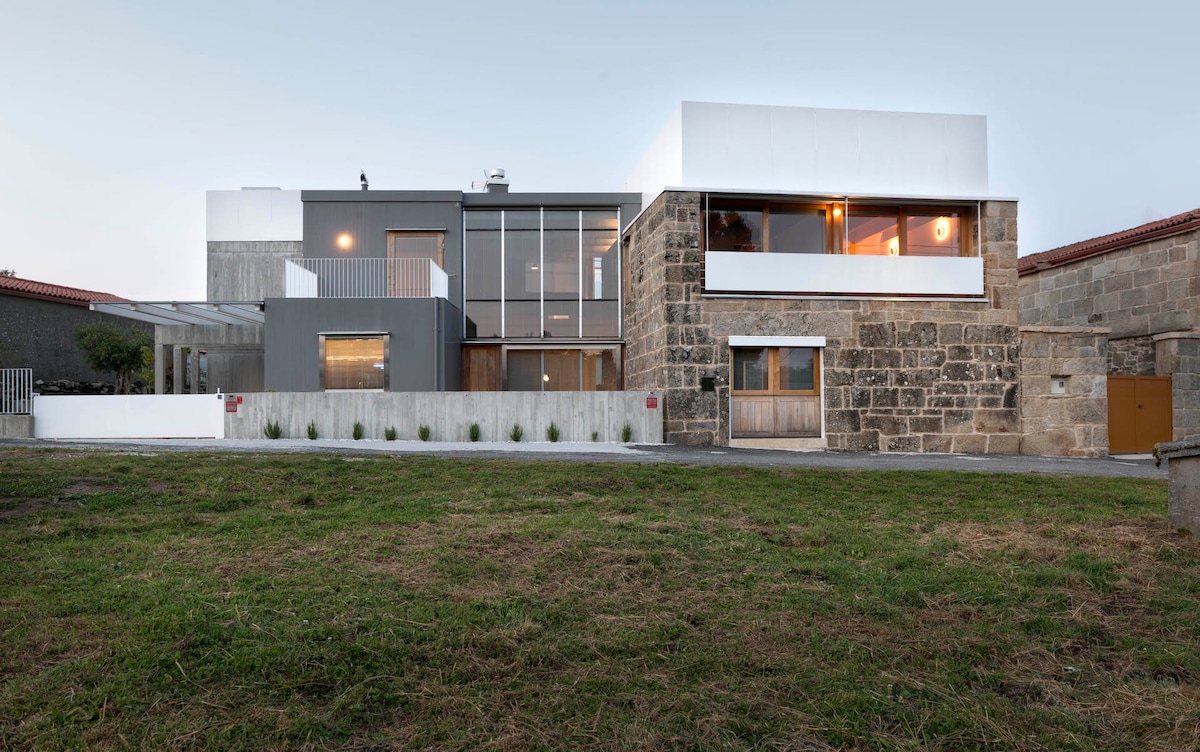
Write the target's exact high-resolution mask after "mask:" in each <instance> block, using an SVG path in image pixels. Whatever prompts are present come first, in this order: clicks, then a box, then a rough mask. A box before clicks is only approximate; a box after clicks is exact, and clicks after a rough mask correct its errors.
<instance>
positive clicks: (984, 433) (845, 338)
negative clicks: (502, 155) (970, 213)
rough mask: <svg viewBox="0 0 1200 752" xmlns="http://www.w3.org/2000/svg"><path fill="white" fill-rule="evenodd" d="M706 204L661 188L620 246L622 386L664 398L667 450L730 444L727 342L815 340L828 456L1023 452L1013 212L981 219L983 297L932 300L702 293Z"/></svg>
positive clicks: (1010, 206) (995, 205)
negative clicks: (711, 385) (707, 386)
mask: <svg viewBox="0 0 1200 752" xmlns="http://www.w3.org/2000/svg"><path fill="white" fill-rule="evenodd" d="M701 199H702V195H701V194H700V193H695V192H682V191H668V192H664V193H663V194H661V195H660V196H659V197H658V198H657V199H656V200H655V201H654V202H653V203H652V204H651V205H650V206H649V207H648V208H647V209H646V210H645V211H644V212H643V214H642V215H641V217H639V218H638V219H637V221H635V222H634V224H633V225H632V226H631V227H630V228H629V229H628V230H626V232H625V234H624V236H623V238H622V245H623V250H624V253H625V270H626V280H625V283H626V290H625V342H626V349H625V386H626V388H627V389H637V390H643V389H644V390H650V389H653V390H659V391H661V392H662V393H663V397H664V421H665V424H664V437H665V439H666V440H667V441H671V442H677V443H687V444H719V445H724V444H727V443H728V442H729V397H730V394H729V363H730V355H729V346H728V338H729V337H730V336H734V335H742V336H767V335H787V336H823V337H825V338H826V346H825V348H824V350H823V352H822V358H823V368H822V374H823V384H822V386H823V392H824V403H825V423H826V440H827V446H828V447H829V448H830V449H837V450H854V451H920V452H971V453H982V452H993V453H1009V454H1015V453H1017V452H1019V451H1020V410H1019V406H1018V381H1019V363H1020V342H1019V336H1018V331H1017V273H1016V260H1017V212H1016V204H1015V203H1012V202H987V203H985V204H983V207H982V212H981V216H980V217H979V218H978V220H979V222H980V225H981V226H980V232H979V238H980V241H981V242H980V251H981V254H982V256H983V258H984V289H985V297H983V298H980V299H979V300H972V301H962V300H956V301H948V300H947V301H941V300H934V301H931V300H902V299H846V298H837V297H828V298H819V299H811V298H810V299H803V298H778V299H775V298H765V297H737V298H731V297H705V296H704V293H703V279H704V257H703V252H702V250H701ZM705 378H712V379H713V380H714V382H715V385H716V388H715V390H714V391H704V390H703V389H702V388H701V383H702V379H705Z"/></svg>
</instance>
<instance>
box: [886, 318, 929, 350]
mask: <svg viewBox="0 0 1200 752" xmlns="http://www.w3.org/2000/svg"><path fill="white" fill-rule="evenodd" d="M937 343H938V327H937V324H932V323H929V322H924V321H923V322H918V323H914V324H912V325H910V326H909V328H908V329H907V330H901V331H899V332H898V333H897V335H896V344H898V345H899V346H900V347H933V346H935V345H936V344H937Z"/></svg>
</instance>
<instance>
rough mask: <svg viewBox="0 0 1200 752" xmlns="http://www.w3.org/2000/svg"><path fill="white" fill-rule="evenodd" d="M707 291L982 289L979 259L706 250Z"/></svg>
mask: <svg viewBox="0 0 1200 752" xmlns="http://www.w3.org/2000/svg"><path fill="white" fill-rule="evenodd" d="M704 287H705V289H706V290H707V291H710V292H717V293H721V292H727V293H739V292H751V293H754V292H771V293H811V294H827V293H842V294H850V295H962V296H980V295H983V259H981V258H978V257H974V258H960V257H952V258H940V257H933V256H843V255H836V254H819V253H818V254H808V253H734V252H726V251H709V252H708V253H705V254H704Z"/></svg>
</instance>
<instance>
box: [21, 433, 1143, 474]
mask: <svg viewBox="0 0 1200 752" xmlns="http://www.w3.org/2000/svg"><path fill="white" fill-rule="evenodd" d="M4 446H26V447H43V448H52V447H53V448H66V447H71V448H89V449H104V450H111V451H124V452H129V451H134V452H172V451H174V452H257V453H274V452H279V453H285V454H286V453H312V452H317V453H327V454H358V455H363V454H367V455H369V454H397V455H418V454H420V455H427V454H436V455H438V456H444V457H457V458H481V457H486V458H489V459H511V460H556V461H563V462H637V463H656V462H671V463H676V464H687V465H740V466H750V467H819V468H840V469H846V470H956V471H965V472H988V473H1049V474H1053V475H1087V476H1100V477H1130V478H1161V479H1164V480H1165V479H1166V478H1167V463H1165V462H1164V463H1163V465H1162V467H1155V466H1154V458H1153V457H1151V456H1150V455H1126V456H1123V457H1102V458H1096V459H1083V458H1067V457H1021V456H1012V455H999V454H989V455H971V454H899V453H891V452H887V453H885V452H785V451H772V450H766V449H731V448H728V447H686V446H678V445H675V444H607V443H572V442H560V443H555V444H551V443H549V442H544V441H543V442H537V441H530V442H524V441H523V442H519V443H516V442H511V441H506V442H478V443H469V442H446V441H378V440H374V441H372V440H362V441H351V440H329V439H318V440H316V441H308V440H305V439H277V440H274V441H272V440H269V439H252V440H233V439H106V440H98V439H71V440H67V439H59V440H37V439H3V440H0V447H4Z"/></svg>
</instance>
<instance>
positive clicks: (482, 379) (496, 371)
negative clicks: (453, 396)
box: [462, 345, 504, 392]
mask: <svg viewBox="0 0 1200 752" xmlns="http://www.w3.org/2000/svg"><path fill="white" fill-rule="evenodd" d="M462 356H463V358H462V362H463V391H465V392H498V391H500V390H502V389H503V388H504V384H503V381H502V379H501V372H500V346H499V345H486V346H468V347H464V348H463V350H462Z"/></svg>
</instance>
